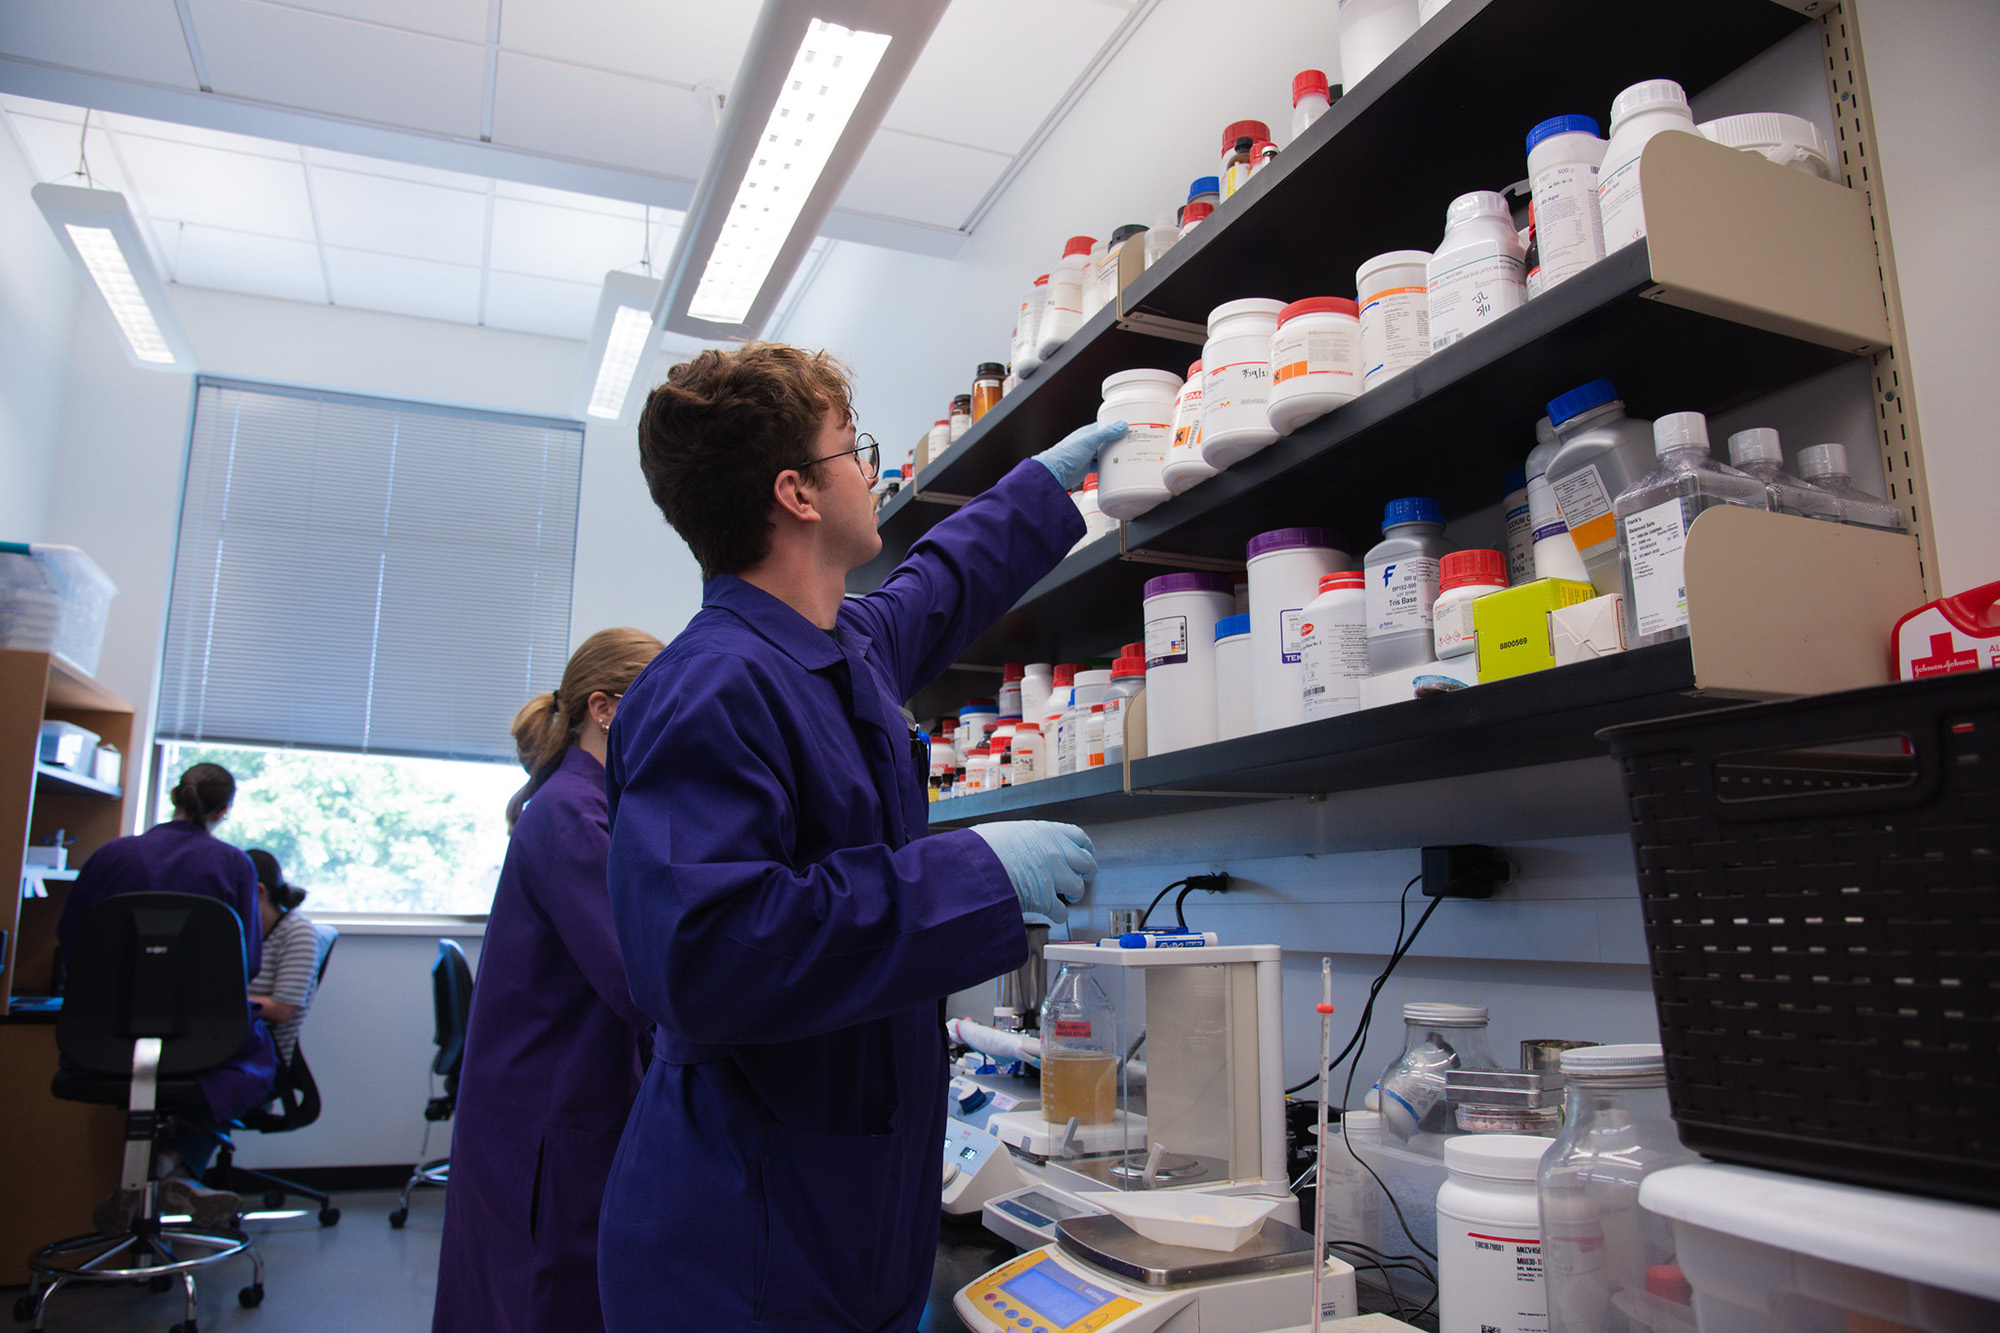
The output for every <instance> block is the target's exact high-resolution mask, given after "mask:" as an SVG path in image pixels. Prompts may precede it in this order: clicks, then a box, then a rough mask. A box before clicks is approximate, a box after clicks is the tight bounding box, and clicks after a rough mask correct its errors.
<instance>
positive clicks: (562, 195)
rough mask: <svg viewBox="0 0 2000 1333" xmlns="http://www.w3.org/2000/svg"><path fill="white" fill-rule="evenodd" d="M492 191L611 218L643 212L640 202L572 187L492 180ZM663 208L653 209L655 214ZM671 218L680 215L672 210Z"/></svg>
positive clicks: (633, 216) (638, 216)
mask: <svg viewBox="0 0 2000 1333" xmlns="http://www.w3.org/2000/svg"><path fill="white" fill-rule="evenodd" d="M493 192H494V193H495V194H497V195H499V196H500V197H501V198H502V199H525V200H527V201H528V202H529V203H531V204H548V205H550V206H551V207H554V208H577V209H582V210H583V211H584V212H586V213H606V214H609V215H610V216H612V217H615V218H632V219H635V220H636V219H638V218H640V217H643V216H644V215H645V212H646V207H645V205H644V204H635V203H632V202H630V201H629V200H625V199H605V198H603V197H601V196H599V195H594V194H577V193H576V192H575V191H573V190H555V189H551V188H549V187H548V186H546V185H529V184H526V183H525V182H522V181H496V182H494V185H493ZM663 211H666V210H662V209H657V208H656V209H654V210H653V215H654V216H655V217H658V216H660V214H661V213H662V212H663ZM673 216H675V217H680V216H682V214H679V213H675V214H673Z"/></svg>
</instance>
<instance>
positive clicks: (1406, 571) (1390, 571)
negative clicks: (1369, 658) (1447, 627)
mask: <svg viewBox="0 0 2000 1333" xmlns="http://www.w3.org/2000/svg"><path fill="white" fill-rule="evenodd" d="M1366 586H1367V589H1368V633H1369V635H1370V636H1371V637H1376V638H1379V637H1381V636H1383V635H1385V634H1401V633H1403V632H1404V631H1406V630H1416V629H1420V630H1426V631H1428V630H1429V629H1430V627H1431V606H1432V604H1433V603H1435V602H1436V601H1437V593H1438V562H1437V558H1436V557H1435V556H1428V555H1410V556H1404V557H1403V558H1401V559H1399V560H1392V561H1390V562H1389V563H1388V564H1385V565H1370V566H1369V567H1368V581H1367V585H1366Z"/></svg>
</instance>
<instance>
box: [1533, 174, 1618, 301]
mask: <svg viewBox="0 0 2000 1333" xmlns="http://www.w3.org/2000/svg"><path fill="white" fill-rule="evenodd" d="M1531 183H1532V185H1533V187H1534V195H1535V248H1536V250H1537V251H1538V252H1539V253H1540V255H1541V258H1542V264H1541V274H1542V277H1541V284H1540V287H1539V289H1538V290H1539V291H1542V292H1545V291H1547V290H1548V289H1549V288H1551V287H1553V286H1555V285H1556V284H1557V283H1559V282H1561V281H1562V280H1563V279H1564V278H1567V277H1572V276H1574V275H1575V274H1578V273H1581V272H1583V270H1585V269H1587V268H1589V267H1590V266H1591V265H1592V264H1595V263H1596V262H1597V261H1598V260H1600V259H1602V258H1604V228H1603V225H1602V224H1601V223H1600V222H1599V221H1598V216H1597V168H1596V167H1594V166H1592V165H1590V163H1588V162H1558V163H1556V164H1555V165H1553V166H1548V167H1543V168H1542V169H1541V170H1540V171H1538V172H1536V173H1535V176H1534V180H1533V181H1532V182H1531Z"/></svg>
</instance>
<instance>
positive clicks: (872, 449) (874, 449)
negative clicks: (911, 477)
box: [814, 435, 882, 486]
mask: <svg viewBox="0 0 2000 1333" xmlns="http://www.w3.org/2000/svg"><path fill="white" fill-rule="evenodd" d="M854 438H855V440H856V441H858V443H856V444H855V446H854V447H853V448H852V449H842V450H841V451H840V452H839V453H837V454H828V455H827V456H826V457H825V458H820V459H815V460H814V461H815V462H820V463H824V462H827V461H828V460H830V459H835V458H845V457H847V455H849V454H853V455H854V461H855V462H857V463H859V464H861V474H862V475H863V476H865V477H867V478H868V484H869V485H871V486H872V485H874V484H875V480H876V478H878V477H880V476H881V475H882V446H881V445H879V444H877V443H875V437H874V436H873V435H857V436H855V437H854Z"/></svg>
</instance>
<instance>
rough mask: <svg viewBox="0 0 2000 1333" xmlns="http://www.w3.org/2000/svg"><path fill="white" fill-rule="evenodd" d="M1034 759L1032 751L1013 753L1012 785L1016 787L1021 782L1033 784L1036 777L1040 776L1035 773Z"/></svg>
mask: <svg viewBox="0 0 2000 1333" xmlns="http://www.w3.org/2000/svg"><path fill="white" fill-rule="evenodd" d="M1035 757H1036V756H1035V752H1034V751H1033V750H1016V751H1014V784H1015V785H1016V786H1019V785H1020V784H1021V783H1023V782H1033V781H1034V780H1035V779H1036V778H1037V777H1039V776H1041V775H1040V774H1039V773H1038V772H1036V768H1037V765H1036V763H1035Z"/></svg>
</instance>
